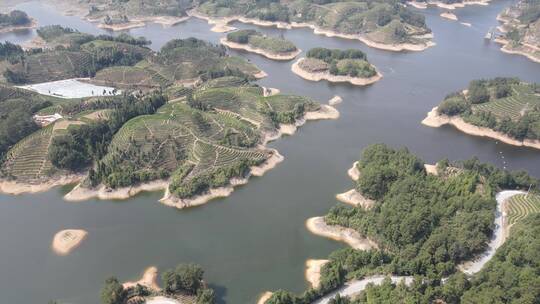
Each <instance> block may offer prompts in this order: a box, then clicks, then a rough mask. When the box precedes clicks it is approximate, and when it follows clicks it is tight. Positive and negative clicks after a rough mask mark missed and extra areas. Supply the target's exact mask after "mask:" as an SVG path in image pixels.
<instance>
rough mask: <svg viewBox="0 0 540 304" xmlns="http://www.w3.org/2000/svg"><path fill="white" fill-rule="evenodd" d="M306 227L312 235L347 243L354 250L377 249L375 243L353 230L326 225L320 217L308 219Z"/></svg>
mask: <svg viewBox="0 0 540 304" xmlns="http://www.w3.org/2000/svg"><path fill="white" fill-rule="evenodd" d="M306 227H307V229H308V230H309V231H310V232H311V233H313V234H316V235H319V236H322V237H326V238H330V239H333V240H336V241H340V242H344V243H347V244H348V245H349V246H351V247H352V248H354V249H359V250H369V249H375V248H378V246H377V244H376V243H375V242H373V241H372V240H370V239H368V238H365V237H363V236H362V235H360V234H359V233H358V232H357V231H356V230H354V229H351V228H345V227H340V226H332V225H328V224H326V222H325V221H324V217H322V216H319V217H312V218H310V219H308V220H307V221H306Z"/></svg>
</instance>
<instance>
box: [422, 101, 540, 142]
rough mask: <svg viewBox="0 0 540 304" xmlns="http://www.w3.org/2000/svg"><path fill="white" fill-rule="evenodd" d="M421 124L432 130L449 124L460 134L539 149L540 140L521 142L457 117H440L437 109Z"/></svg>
mask: <svg viewBox="0 0 540 304" xmlns="http://www.w3.org/2000/svg"><path fill="white" fill-rule="evenodd" d="M422 124H423V125H426V126H429V127H433V128H438V127H441V126H443V125H446V124H449V125H452V126H454V127H455V128H456V129H458V130H460V131H461V132H463V133H467V134H469V135H474V136H482V137H489V138H493V139H496V140H498V141H501V142H503V143H505V144H509V145H513V146H518V147H530V148H535V149H540V140H531V139H525V140H523V141H519V140H517V139H514V138H511V137H509V136H508V135H506V134H503V133H501V132H497V131H494V130H491V129H488V128H483V127H477V126H475V125H472V124H469V123H467V122H465V121H463V119H462V118H461V117H458V116H454V117H449V116H446V115H440V114H439V113H437V107H435V108H433V109H432V110H431V111H430V112H429V113H428V115H427V117H426V118H425V119H424V120H422Z"/></svg>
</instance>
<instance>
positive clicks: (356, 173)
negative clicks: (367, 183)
mask: <svg viewBox="0 0 540 304" xmlns="http://www.w3.org/2000/svg"><path fill="white" fill-rule="evenodd" d="M347 175H349V177H350V178H351V179H352V180H353V181H357V180H358V179H359V178H360V170H358V161H355V162H354V163H353V165H352V167H351V168H349V170H347Z"/></svg>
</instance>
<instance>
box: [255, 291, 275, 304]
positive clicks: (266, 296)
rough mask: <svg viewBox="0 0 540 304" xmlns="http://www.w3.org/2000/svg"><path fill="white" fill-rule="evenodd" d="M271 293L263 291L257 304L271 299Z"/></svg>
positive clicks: (262, 303)
mask: <svg viewBox="0 0 540 304" xmlns="http://www.w3.org/2000/svg"><path fill="white" fill-rule="evenodd" d="M272 294H273V292H271V291H265V292H264V293H263V294H262V295H261V296H260V297H259V300H258V301H257V304H264V303H266V301H268V300H269V299H270V298H271V297H272Z"/></svg>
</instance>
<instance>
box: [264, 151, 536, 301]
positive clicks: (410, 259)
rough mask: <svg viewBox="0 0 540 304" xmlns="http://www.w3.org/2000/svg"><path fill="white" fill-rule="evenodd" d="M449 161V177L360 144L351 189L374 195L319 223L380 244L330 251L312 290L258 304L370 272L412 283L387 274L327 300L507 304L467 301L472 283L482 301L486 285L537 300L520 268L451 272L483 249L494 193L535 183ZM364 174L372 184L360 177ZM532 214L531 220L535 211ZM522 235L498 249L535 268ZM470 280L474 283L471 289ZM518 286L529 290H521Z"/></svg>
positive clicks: (324, 289)
mask: <svg viewBox="0 0 540 304" xmlns="http://www.w3.org/2000/svg"><path fill="white" fill-rule="evenodd" d="M448 165H450V164H449V163H448V161H441V162H440V165H439V166H438V167H439V169H440V170H441V173H443V170H444V169H445V168H446V166H448ZM451 166H452V167H453V168H455V169H453V170H450V171H452V172H454V173H453V174H441V175H440V176H433V175H428V174H427V173H426V172H425V170H424V169H423V162H422V161H421V160H420V159H418V158H417V157H415V156H414V155H412V154H410V153H409V152H408V151H407V150H405V149H401V150H394V149H391V148H389V147H386V146H384V145H372V146H370V147H368V148H367V149H366V150H365V151H364V153H363V156H362V159H361V160H360V162H359V170H360V172H361V178H360V180H359V181H358V188H359V189H360V190H362V191H365V192H364V193H363V194H364V195H365V196H368V197H371V198H374V199H376V204H375V206H374V207H373V208H372V209H370V210H367V211H366V210H364V209H362V208H361V207H355V208H351V207H343V206H341V205H340V206H337V207H334V208H333V209H332V210H331V211H330V213H329V214H328V215H327V216H326V217H325V220H326V222H327V223H328V224H335V225H341V226H345V227H351V228H353V229H356V230H357V231H359V232H360V233H361V234H363V235H366V236H369V237H370V238H372V239H374V240H375V241H376V242H378V244H379V245H380V249H379V250H368V251H359V250H355V249H352V248H346V249H341V250H338V251H336V252H334V253H332V254H331V255H330V257H329V260H330V261H329V262H328V263H327V264H325V265H324V266H323V267H322V269H321V285H320V287H319V288H318V289H316V290H314V289H309V290H307V291H306V292H304V293H303V294H302V295H298V296H297V295H294V294H292V293H289V292H286V291H283V290H281V291H278V292H276V293H274V295H273V296H272V297H271V298H270V300H269V301H268V302H266V304H308V303H312V302H313V300H314V299H317V298H319V297H321V296H322V295H324V294H327V293H329V292H330V291H332V290H333V289H335V288H337V287H338V286H342V285H343V284H344V283H345V282H346V281H348V280H351V279H355V278H356V279H360V278H363V277H366V276H370V275H376V274H394V275H409V276H414V277H415V282H414V283H413V284H412V285H411V286H410V287H407V286H405V285H404V284H398V285H395V284H393V283H392V282H391V281H390V280H389V279H387V280H386V281H385V282H384V283H383V284H382V285H381V286H372V287H369V288H367V289H366V290H365V292H364V293H362V295H361V296H360V297H359V298H358V299H355V300H350V299H335V300H334V302H333V303H336V304H337V303H340V304H343V303H345V304H347V303H351V304H358V303H434V301H435V300H437V299H443V300H444V301H446V303H456V304H457V303H461V302H460V301H462V300H463V299H465V298H467V297H471V298H470V299H469V300H468V301H465V302H463V303H509V302H511V301H505V300H502V301H501V300H499V301H495V300H487V301H482V300H479V299H480V297H478V298H475V299H476V300H472V299H473V298H474V297H475V296H478V295H479V294H481V292H475V291H478V290H479V289H480V288H481V289H482V290H483V291H484V290H485V294H484V295H482V297H484V299H488V296H489V295H488V294H489V290H493V289H499V290H500V289H502V290H504V291H502V292H500V293H495V294H494V296H493V297H491V298H489V299H495V297H499V299H502V298H501V297H503V296H504V295H505V294H507V290H508V291H509V292H511V294H512V295H513V296H514V297H515V298H516V299H517V298H521V297H523V299H531V298H532V297H533V296H536V297H538V292H539V290H538V288H536V287H535V288H530V286H533V285H534V286H536V285H538V284H537V283H536V282H535V279H529V278H530V277H531V275H532V274H533V273H535V272H534V271H533V272H531V270H530V268H528V267H526V270H524V271H518V272H516V273H513V274H512V275H511V278H512V279H510V280H506V279H505V278H507V277H508V275H509V273H507V272H505V271H503V272H498V271H497V272H496V270H497V269H498V268H503V267H502V266H488V267H487V269H486V270H484V271H483V272H482V273H481V274H480V275H478V276H477V277H475V278H474V279H473V280H472V281H471V282H469V281H468V280H467V277H466V276H465V275H463V274H462V273H455V271H456V265H457V263H459V262H462V261H464V260H469V259H471V258H473V257H474V256H475V254H477V253H479V252H481V251H482V250H483V249H484V248H485V244H486V242H487V241H488V240H489V237H490V234H491V230H492V225H493V218H494V209H495V202H494V194H495V192H496V191H499V190H500V189H516V188H518V189H519V188H520V189H527V188H528V186H529V185H531V184H532V185H533V187H535V186H536V187H537V186H538V185H539V181H538V180H537V179H534V178H532V177H530V176H529V175H528V174H527V173H525V172H524V171H518V172H507V171H503V170H500V169H498V168H496V167H494V166H492V165H488V164H483V163H480V162H479V161H478V159H471V160H467V161H463V162H459V163H455V164H451ZM443 167H444V168H443ZM380 172H382V173H380ZM366 179H368V180H373V182H369V183H367V182H363V180H366ZM536 217H537V219H535V222H536V225H538V221H540V216H538V215H537V216H536ZM530 224H531V223H528V224H527V225H530ZM515 229H521V228H515ZM527 229H529V228H527ZM516 231H521V230H516ZM523 231H527V230H526V229H523ZM512 233H515V231H513V232H512ZM535 233H536V234H535ZM517 234H519V232H518V233H517ZM527 234H528V236H529V237H530V236H533V235H534V239H527V241H526V242H527V243H525V242H524V243H523V244H527V247H528V248H524V247H523V246H516V244H513V243H511V242H509V243H507V244H505V245H504V246H505V247H504V248H506V250H508V249H510V248H516V249H515V252H512V253H511V254H508V256H511V257H512V258H513V257H516V258H515V259H514V258H513V259H512V260H513V261H515V265H516V266H518V267H522V266H523V265H530V264H531V261H535V262H534V263H532V264H533V265H534V267H536V270H535V271H536V273H538V265H539V264H538V262H537V261H538V257H536V255H538V253H535V254H530V257H529V256H527V255H529V254H528V253H529V252H532V251H534V250H536V251H538V249H537V248H536V247H538V246H540V243H539V239H538V234H537V232H534V231H533V232H527ZM529 243H530V244H534V245H530V244H529ZM506 246H508V247H506ZM518 253H519V254H518ZM505 254H506V253H505V250H504V249H503V250H499V253H497V256H498V257H500V261H501V263H507V262H508V260H507V259H506V258H502V256H504V255H505ZM524 256H527V257H524ZM494 260H497V258H495V259H494ZM491 263H492V264H493V263H495V262H491ZM486 271H489V274H486ZM510 271H512V270H510ZM522 273H523V274H522ZM447 276H449V277H448V279H446V280H444V281H443V280H442V278H443V277H447ZM491 280H493V281H494V283H490V284H488V285H486V283H485V282H486V281H491ZM443 282H444V284H443ZM529 282H531V283H529ZM475 284H477V285H478V286H482V287H477V288H476V289H474V288H472V286H474V285H475ZM535 284H536V285H535ZM517 286H519V287H517ZM469 288H471V290H474V291H470V292H466V293H465V295H464V297H463V299H462V298H461V297H462V295H463V294H464V292H465V291H466V290H467V289H469ZM516 288H519V289H516ZM526 288H529V290H527V291H525V290H526ZM513 289H515V291H512V290H513ZM482 293H483V292H482ZM520 303H532V302H527V301H525V302H520Z"/></svg>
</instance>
